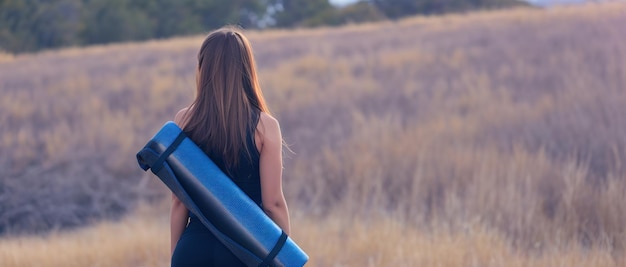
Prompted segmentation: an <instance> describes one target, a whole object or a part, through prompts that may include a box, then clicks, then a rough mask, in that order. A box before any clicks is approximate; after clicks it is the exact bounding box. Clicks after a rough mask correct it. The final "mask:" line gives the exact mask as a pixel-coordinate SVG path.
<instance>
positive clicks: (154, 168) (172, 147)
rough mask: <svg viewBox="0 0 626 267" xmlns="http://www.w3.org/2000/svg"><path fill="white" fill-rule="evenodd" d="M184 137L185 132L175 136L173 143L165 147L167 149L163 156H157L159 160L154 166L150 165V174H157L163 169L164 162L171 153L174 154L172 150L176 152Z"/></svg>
mask: <svg viewBox="0 0 626 267" xmlns="http://www.w3.org/2000/svg"><path fill="white" fill-rule="evenodd" d="M185 137H187V136H186V135H185V132H183V131H180V132H179V133H178V136H176V139H174V142H172V144H171V145H170V146H169V147H167V149H165V151H164V152H163V154H161V156H159V158H158V159H157V160H156V161H155V162H154V164H152V172H153V173H155V174H156V173H157V172H159V171H160V170H161V168H163V162H165V160H166V159H167V157H169V156H170V154H172V152H174V150H176V148H178V146H179V145H180V143H182V142H183V140H185Z"/></svg>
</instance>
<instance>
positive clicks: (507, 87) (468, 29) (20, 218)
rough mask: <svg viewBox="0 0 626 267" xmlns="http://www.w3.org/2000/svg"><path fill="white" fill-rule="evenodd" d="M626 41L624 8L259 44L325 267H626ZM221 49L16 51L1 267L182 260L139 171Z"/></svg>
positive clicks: (304, 215) (5, 78)
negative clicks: (202, 55) (198, 74)
mask: <svg viewBox="0 0 626 267" xmlns="http://www.w3.org/2000/svg"><path fill="white" fill-rule="evenodd" d="M622 25H626V5H624V4H619V3H613V4H611V3H607V4H589V5H582V6H577V7H559V8H552V9H547V10H533V9H517V10H507V11H496V12H481V13H469V14H463V15H447V16H442V17H428V18H423V17H416V18H410V19H406V20H401V21H397V22H384V23H377V24H364V25H353V26H347V27H342V28H322V29H313V30H291V31H287V30H281V31H262V32H248V36H249V37H250V39H251V41H252V45H253V48H254V50H255V53H256V56H257V61H258V66H259V71H260V77H261V85H262V87H263V89H264V92H265V94H266V98H267V100H268V102H269V105H270V108H272V109H273V111H274V113H275V115H276V116H277V117H278V119H279V120H280V122H281V127H282V129H283V136H284V137H285V139H286V141H287V143H288V144H289V145H290V148H291V149H292V150H293V151H294V152H295V153H293V154H291V153H286V156H287V158H286V162H285V178H284V179H285V193H286V196H287V198H288V202H289V204H290V208H291V212H292V216H293V217H294V223H293V224H294V225H293V227H294V239H295V240H296V241H297V242H299V243H302V246H303V247H304V248H305V250H307V252H309V254H310V255H311V257H312V261H311V265H312V266H433V265H437V266H557V265H567V266H570V265H571V266H620V265H624V264H626V261H625V258H624V256H625V255H624V252H625V249H626V238H625V237H626V194H625V193H626V164H624V158H626V139H625V138H624V136H626V121H625V120H624V119H623V118H624V117H625V116H626V108H625V106H626V105H625V104H626V67H624V66H626V43H625V42H624V39H625V38H626V28H624V27H623V26H622ZM202 38H203V37H202V36H198V37H193V38H179V39H171V40H164V41H153V42H145V43H129V44H120V45H110V46H96V47H88V48H75V49H65V50H60V51H48V52H41V53H38V54H30V55H20V56H12V55H8V54H0V93H1V94H2V97H1V98H0V151H2V152H1V153H0V232H2V233H3V234H5V237H4V238H2V239H0V265H2V266H31V265H42V264H44V263H43V262H46V263H48V266H59V265H62V266H73V265H72V264H76V266H84V265H98V264H100V265H104V266H142V265H143V266H154V265H157V264H163V265H164V266H165V265H167V260H168V240H167V239H168V238H169V237H168V236H169V233H168V231H169V230H168V229H169V228H168V225H167V203H166V202H167V201H166V200H163V196H165V195H166V192H167V191H166V189H165V188H164V187H163V186H162V185H161V184H160V183H159V182H158V181H157V179H156V178H154V177H152V176H151V175H148V174H144V173H142V172H141V171H140V170H139V168H138V167H137V166H136V162H135V160H134V154H135V152H136V151H138V150H139V149H140V148H141V147H142V146H143V145H144V144H145V142H146V141H147V140H148V138H150V136H151V135H152V134H153V133H154V132H155V131H156V130H157V129H158V128H159V127H160V126H161V125H162V124H163V123H164V122H165V121H166V120H171V119H172V118H173V116H174V114H175V112H176V111H177V110H178V109H179V108H181V107H183V106H185V105H187V104H188V103H189V102H190V101H191V100H192V97H193V92H194V89H193V84H194V82H193V81H194V77H193V75H194V71H193V69H194V66H195V64H196V63H195V53H196V52H197V50H198V48H199V45H200V42H201V41H202ZM138 203H146V204H143V205H139V206H138ZM138 207H141V208H138ZM129 213H131V214H130V215H129ZM111 218H114V219H119V221H117V222H111V221H108V220H107V221H104V222H102V221H101V220H104V219H111ZM83 225H93V226H91V227H87V228H83V229H80V230H78V231H72V232H67V233H66V232H65V231H58V230H59V229H70V228H75V227H77V226H83ZM50 230H52V232H51V234H44V233H46V232H49V231H50ZM24 233H40V235H39V236H30V235H29V236H15V237H11V236H12V235H18V234H24ZM122 243H124V244H127V245H125V246H121V245H120V244H122ZM343 249H345V250H346V251H345V252H343V251H342V250H343ZM61 252H63V253H61ZM35 255H40V256H35ZM96 263H98V264H96ZM44 265H45V264H44Z"/></svg>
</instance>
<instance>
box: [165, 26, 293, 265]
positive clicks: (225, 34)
mask: <svg viewBox="0 0 626 267" xmlns="http://www.w3.org/2000/svg"><path fill="white" fill-rule="evenodd" d="M196 87H197V90H196V99H195V100H194V101H193V103H192V104H191V105H190V106H189V107H187V108H184V109H182V110H180V111H179V112H178V114H176V117H175V119H174V121H175V122H176V124H178V125H180V126H181V127H182V129H183V130H184V131H185V133H186V134H187V135H188V136H189V137H190V138H191V140H193V141H194V142H195V143H196V144H198V146H200V147H201V148H202V149H203V150H204V151H205V152H206V154H207V155H208V156H209V157H210V158H211V159H212V160H213V161H214V162H215V164H217V166H219V167H220V169H222V171H224V173H226V174H227V175H228V176H229V177H230V178H231V179H232V180H233V182H235V184H237V186H239V188H241V189H242V190H243V191H244V192H245V193H246V194H247V195H248V196H249V197H250V198H251V199H252V200H253V201H255V202H256V203H257V204H258V205H259V206H260V207H261V208H262V209H263V210H264V211H265V213H267V215H268V216H269V217H270V218H271V219H272V220H273V221H274V222H276V224H278V225H279V226H280V227H281V228H282V229H283V231H285V233H287V234H289V228H290V226H289V213H288V210H287V203H286V202H285V198H284V196H283V191H282V137H281V133H280V127H279V124H278V121H276V119H274V118H273V117H272V116H271V115H270V114H269V112H268V109H267V105H266V104H265V100H264V99H263V95H262V93H261V88H260V87H259V83H258V80H257V75H256V68H255V63H254V58H253V55H252V49H251V47H250V43H249V42H248V40H247V39H246V38H245V37H244V35H243V34H242V33H241V32H239V31H238V30H236V29H234V28H229V27H227V28H222V29H219V30H216V31H214V32H211V33H210V34H209V35H208V36H207V37H206V39H205V40H204V42H203V44H202V46H201V47H200V52H199V53H198V68H197V71H196ZM170 223H171V245H172V266H245V265H244V264H243V263H242V262H240V261H239V260H238V259H237V258H236V257H235V256H234V255H233V254H232V253H231V252H230V251H229V250H228V249H227V248H226V247H224V246H223V245H222V244H221V243H220V242H219V241H218V240H217V239H216V238H215V236H213V234H211V232H209V230H208V229H207V228H205V226H204V225H203V224H202V223H201V222H200V221H199V220H198V218H196V217H195V215H193V214H190V213H189V212H188V210H187V208H186V207H185V206H184V205H183V204H182V203H181V202H180V200H179V199H178V198H176V196H174V195H173V194H172V208H171V216H170Z"/></svg>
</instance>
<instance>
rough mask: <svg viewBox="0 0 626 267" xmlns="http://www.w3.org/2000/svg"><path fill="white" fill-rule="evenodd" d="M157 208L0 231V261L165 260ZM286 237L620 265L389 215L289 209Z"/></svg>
mask: <svg viewBox="0 0 626 267" xmlns="http://www.w3.org/2000/svg"><path fill="white" fill-rule="evenodd" d="M166 213H167V211H166V210H163V209H155V208H153V207H151V208H146V207H144V208H140V209H139V212H138V213H136V214H134V215H131V216H128V217H127V218H125V219H124V220H122V221H119V222H111V221H106V222H100V223H97V224H95V225H94V226H91V227H89V228H85V229H80V230H76V231H71V232H55V233H51V234H47V235H44V236H27V237H19V238H4V239H0V266H6V267H30V266H64V267H74V266H76V267H79V266H80V267H85V266H168V265H169V225H168V221H167V217H166V216H164V215H163V214H166ZM293 225H294V229H293V233H292V238H293V239H294V240H296V242H298V243H299V245H300V246H301V247H302V248H303V249H304V250H305V251H306V252H307V253H308V254H309V256H310V261H309V263H308V264H307V266H320V267H327V266H334V267H340V266H440V267H455V266H476V267H479V266H480V267H489V266H493V267H499V266H511V267H524V266H536V267H544V266H545V267H553V266H568V267H569V266H581V267H583V266H584V267H586V266H594V267H603V266H624V264H626V261H624V259H623V258H616V257H614V255H611V253H610V252H609V250H605V249H598V248H593V249H588V248H582V247H580V246H578V245H576V244H572V245H570V246H568V247H567V249H560V250H550V251H543V252H541V253H536V254H533V255H531V254H528V253H522V252H519V251H516V250H515V249H514V248H512V247H511V246H510V244H509V243H508V242H507V241H506V238H504V237H502V236H500V235H499V234H498V233H495V232H493V231H490V230H489V229H486V228H485V227H483V226H481V225H478V224H476V225H471V224H470V225H466V226H465V227H464V228H463V229H462V230H461V231H459V230H455V231H451V230H449V229H445V227H442V226H439V227H436V228H433V229H429V230H425V229H421V230H420V229H417V228H416V227H412V226H410V225H407V224H405V223H402V222H401V221H400V220H396V219H393V218H375V219H369V220H366V221H363V220H346V219H345V217H343V216H341V215H340V214H335V215H333V216H330V217H327V218H325V219H319V218H310V217H306V216H304V215H298V214H296V215H294V216H293Z"/></svg>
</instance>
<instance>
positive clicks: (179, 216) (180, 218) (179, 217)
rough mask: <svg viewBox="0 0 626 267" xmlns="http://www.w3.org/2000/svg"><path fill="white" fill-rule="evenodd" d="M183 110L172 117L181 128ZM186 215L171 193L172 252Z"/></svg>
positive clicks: (183, 226) (187, 215)
mask: <svg viewBox="0 0 626 267" xmlns="http://www.w3.org/2000/svg"><path fill="white" fill-rule="evenodd" d="M185 112H187V108H184V109H182V110H180V111H179V112H178V113H177V114H176V117H174V122H175V123H176V124H177V125H178V126H180V127H181V128H182V127H183V126H182V125H181V123H182V121H183V115H184V114H185ZM188 217H189V211H188V210H187V207H185V205H184V204H183V203H182V202H181V201H180V200H179V199H178V198H177V197H176V196H175V195H174V193H172V207H171V209H170V245H171V247H170V249H171V253H172V254H173V253H174V249H175V248H176V243H178V240H179V239H180V236H181V235H182V234H183V231H185V227H187V221H188V219H189V218H188Z"/></svg>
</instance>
